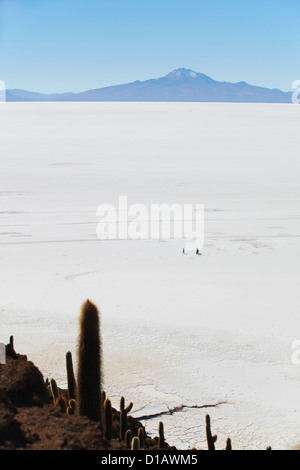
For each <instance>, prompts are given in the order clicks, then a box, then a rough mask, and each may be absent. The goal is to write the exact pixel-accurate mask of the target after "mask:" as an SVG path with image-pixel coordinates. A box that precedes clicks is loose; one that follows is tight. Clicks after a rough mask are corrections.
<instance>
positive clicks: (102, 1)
mask: <svg viewBox="0 0 300 470" xmlns="http://www.w3.org/2000/svg"><path fill="white" fill-rule="evenodd" d="M299 13H300V4H299V2H298V1H297V0H286V1H285V2H282V1H280V0H262V1H259V0H253V1H250V0H246V1H243V2H240V1H239V0H229V1H226V2H224V0H211V1H210V2H206V1H203V0H185V1H184V2H183V1H182V0H164V1H163V2H158V1H155V0H154V1H152V2H149V1H143V2H140V1H138V0H126V1H124V0H110V1H106V0H98V1H96V0H85V1H83V0H77V1H75V2H74V1H72V2H71V0H64V2H61V1H59V0H51V1H50V0H43V2H37V1H36V0H26V1H21V0H0V64H1V66H0V79H1V80H3V81H5V83H6V85H7V88H8V89H16V88H18V89H23V90H29V91H31V90H32V91H35V92H39V93H64V92H73V93H78V92H82V91H84V90H90V89H96V88H103V87H107V86H113V85H119V84H122V83H123V84H124V83H131V82H133V81H135V80H139V81H145V80H148V79H149V78H158V77H162V76H165V75H166V74H167V73H169V72H170V70H174V69H177V68H179V67H186V68H189V69H192V70H195V71H198V72H201V73H204V74H205V75H208V76H209V77H213V79H214V80H217V81H220V82H222V81H228V82H231V83H238V82H241V81H246V82H247V83H250V84H252V85H254V86H260V87H266V88H270V89H274V88H277V89H280V90H283V91H290V89H291V84H292V82H293V81H295V80H298V79H299V78H300V65H299V61H297V60H296V57H297V45H298V42H299V26H298V18H299Z"/></svg>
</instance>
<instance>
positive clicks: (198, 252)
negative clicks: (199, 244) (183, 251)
mask: <svg viewBox="0 0 300 470" xmlns="http://www.w3.org/2000/svg"><path fill="white" fill-rule="evenodd" d="M196 255H199V256H200V255H201V253H200V251H199V248H197V251H196Z"/></svg>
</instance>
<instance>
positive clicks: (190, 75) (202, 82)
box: [6, 67, 292, 103]
mask: <svg viewBox="0 0 300 470" xmlns="http://www.w3.org/2000/svg"><path fill="white" fill-rule="evenodd" d="M291 97H292V92H284V91H282V90H279V89H277V88H274V89H270V88H264V87H259V86H254V85H250V84H248V83H247V82H245V81H242V82H238V83H231V82H219V81H216V80H214V79H212V78H211V77H209V76H208V75H205V74H203V73H199V72H195V71H194V70H191V69H186V68H184V67H183V68H178V69H175V70H173V71H171V72H169V73H168V74H167V75H165V76H163V77H160V78H152V79H149V80H145V81H139V80H136V81H134V82H130V83H126V84H121V85H113V86H107V87H103V88H95V89H91V90H86V91H83V92H80V93H72V92H68V93H51V94H43V93H36V92H31V91H27V90H21V89H13V90H7V92H6V98H7V101H150V102H233V103H234V102H236V103H243V102H245V103H291V102H292V100H291Z"/></svg>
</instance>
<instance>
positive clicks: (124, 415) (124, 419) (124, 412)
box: [120, 397, 133, 441]
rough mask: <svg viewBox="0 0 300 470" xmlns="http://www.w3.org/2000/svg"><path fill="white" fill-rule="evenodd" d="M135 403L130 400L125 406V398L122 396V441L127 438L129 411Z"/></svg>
mask: <svg viewBox="0 0 300 470" xmlns="http://www.w3.org/2000/svg"><path fill="white" fill-rule="evenodd" d="M132 407H133V403H132V402H130V403H129V405H128V406H127V407H126V408H125V398H124V397H121V399H120V439H121V441H124V439H125V434H126V431H127V426H128V422H127V416H128V413H130V411H131V410H132Z"/></svg>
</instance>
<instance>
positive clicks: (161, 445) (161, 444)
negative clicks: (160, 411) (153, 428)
mask: <svg viewBox="0 0 300 470" xmlns="http://www.w3.org/2000/svg"><path fill="white" fill-rule="evenodd" d="M158 448H159V449H164V448H165V434H164V423H163V422H162V421H160V423H159V426H158Z"/></svg>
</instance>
